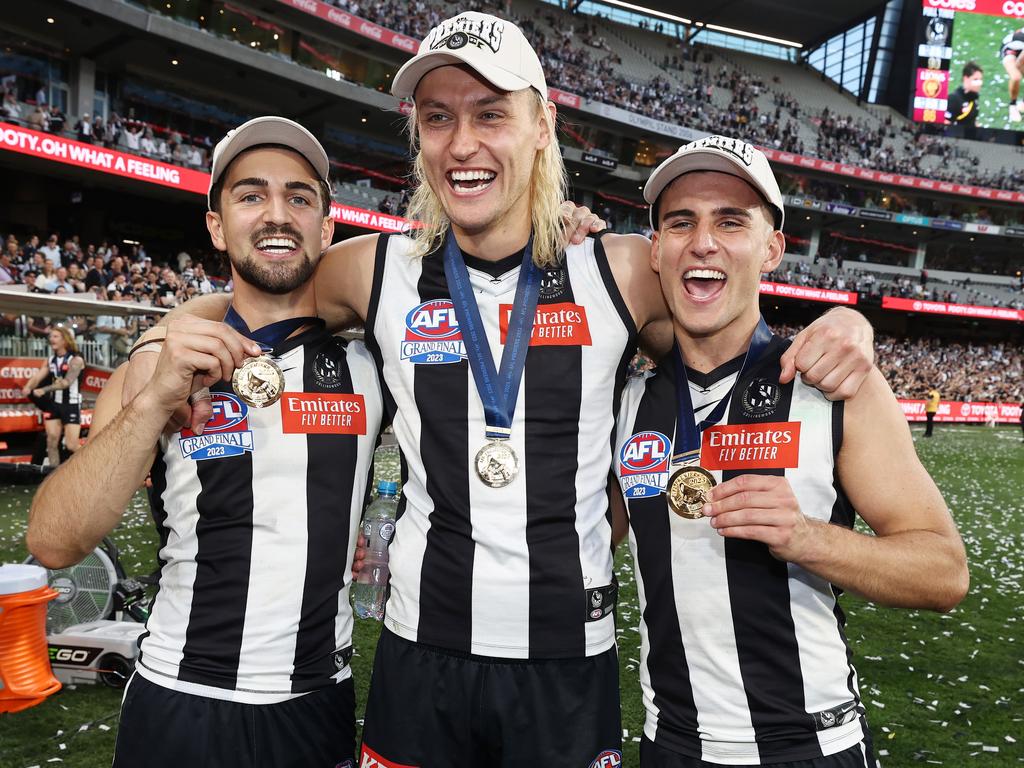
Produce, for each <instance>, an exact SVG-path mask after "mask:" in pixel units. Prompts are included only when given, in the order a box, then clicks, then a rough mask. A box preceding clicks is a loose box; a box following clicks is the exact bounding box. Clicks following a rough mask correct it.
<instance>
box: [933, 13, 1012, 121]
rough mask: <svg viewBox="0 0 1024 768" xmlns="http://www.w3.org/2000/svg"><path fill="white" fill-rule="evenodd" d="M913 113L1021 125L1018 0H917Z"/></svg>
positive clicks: (942, 117) (939, 117) (935, 119)
mask: <svg viewBox="0 0 1024 768" xmlns="http://www.w3.org/2000/svg"><path fill="white" fill-rule="evenodd" d="M922 2H923V13H922V19H921V21H922V23H921V27H920V35H921V37H920V41H919V45H918V66H917V71H916V83H915V88H914V109H913V118H914V119H915V120H917V121H920V122H926V123H945V124H947V125H960V126H963V127H964V128H967V129H972V128H974V127H978V128H994V129H999V130H1008V131H1024V119H1022V118H1024V88H1022V86H1021V79H1022V72H1024V0H922Z"/></svg>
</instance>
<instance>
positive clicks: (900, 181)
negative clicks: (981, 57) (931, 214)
mask: <svg viewBox="0 0 1024 768" xmlns="http://www.w3.org/2000/svg"><path fill="white" fill-rule="evenodd" d="M1020 2H1024V0H1020ZM758 149H760V150H761V151H762V152H764V154H765V155H766V156H767V157H768V159H769V160H771V161H772V162H775V163H784V164H785V165H796V166H799V167H801V168H809V169H811V170H814V171H821V172H822V173H836V174H839V175H841V176H852V177H853V178H856V179H863V180H864V181H875V182H878V183H880V184H895V185H897V186H900V187H913V188H915V189H926V190H937V191H940V192H949V193H951V194H954V195H964V196H966V197H983V198H986V199H989V200H1001V201H1005V202H1008V203H1024V192H1013V191H1011V190H1008V189H988V188H987V187H973V186H971V185H969V184H953V183H951V182H946V181H937V180H935V179H922V178H921V177H920V176H906V175H904V174H902V173H889V172H887V171H874V170H872V169H870V168H862V167H860V166H859V165H846V164H845V163H837V162H835V161H832V160H821V159H819V158H817V157H805V156H803V155H795V154H793V153H792V152H780V151H779V150H777V149H772V148H771V147H758Z"/></svg>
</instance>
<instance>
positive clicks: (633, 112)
mask: <svg viewBox="0 0 1024 768" xmlns="http://www.w3.org/2000/svg"><path fill="white" fill-rule="evenodd" d="M755 5H757V4H756V3H755ZM683 6H685V7H689V6H687V4H685V3H684V4H683ZM202 7H203V9H205V10H200V9H199V8H198V7H196V6H195V4H190V3H187V2H171V3H166V2H160V3H157V2H155V1H149V2H137V3H128V4H126V3H122V2H115V1H114V0H109V1H108V2H95V3H90V4H83V3H80V2H78V0H42V2H40V3H39V4H34V5H33V7H31V8H27V7H16V8H12V9H11V12H10V14H9V16H8V18H7V19H6V20H5V22H3V25H0V35H2V36H3V39H4V42H5V56H4V58H2V59H0V68H2V69H3V71H2V72H0V77H3V82H4V89H5V99H4V113H3V115H4V120H5V121H6V123H7V124H8V125H9V126H11V127H18V128H19V129H20V131H21V132H20V133H18V134H12V133H9V132H8V133H5V134H4V136H5V141H4V142H3V143H0V147H2V148H3V149H2V150H0V163H3V164H4V166H5V167H6V168H7V169H8V170H9V171H11V172H13V173H14V174H15V175H16V176H17V178H19V179H20V182H18V183H17V184H16V188H17V189H18V192H17V194H16V195H15V199H16V200H17V201H18V202H16V203H13V202H12V203H11V204H9V205H0V231H3V232H5V233H9V234H11V235H13V236H14V241H15V246H14V251H13V253H12V254H11V255H12V259H13V262H14V264H15V266H25V264H26V263H27V261H28V258H29V257H30V256H31V253H28V254H27V255H26V245H27V244H28V242H29V238H30V237H31V236H32V235H33V234H35V235H38V236H40V237H42V238H45V237H46V235H47V234H48V233H49V232H50V231H59V232H61V233H62V240H63V239H67V238H68V237H70V236H71V235H78V236H79V240H81V242H80V243H79V246H81V248H82V250H83V251H84V249H85V247H86V246H87V245H90V244H91V245H94V246H101V243H102V242H103V241H104V240H108V241H109V242H110V244H113V243H114V242H116V241H118V240H122V241H127V242H122V243H121V247H122V248H129V247H131V246H130V243H131V242H144V248H142V249H140V250H142V251H143V252H144V253H147V254H149V256H150V257H151V259H152V263H153V264H156V265H164V264H165V265H167V266H169V267H170V269H171V273H175V272H180V271H181V270H182V269H184V264H185V262H184V260H182V261H181V263H180V265H179V263H178V262H179V254H182V253H185V254H188V255H189V256H190V257H191V259H192V261H193V262H194V263H196V264H198V263H199V262H203V263H204V266H205V267H206V272H207V273H208V274H209V275H210V276H211V277H212V278H214V280H213V281H211V282H210V285H211V287H213V288H214V289H216V288H217V287H219V286H222V285H223V284H224V278H226V277H227V275H226V273H225V271H224V264H223V262H222V261H220V262H218V261H217V260H216V259H215V254H213V253H211V252H210V249H209V245H208V242H207V238H206V234H205V231H204V230H203V227H202V225H201V219H202V217H201V215H200V214H201V211H202V197H201V195H202V192H203V190H204V182H203V178H204V176H203V174H204V173H205V170H206V167H207V165H208V162H209V151H210V149H211V148H212V145H213V143H214V142H215V141H216V139H217V137H218V136H219V135H221V134H222V133H223V132H224V131H226V130H227V129H228V128H229V127H231V126H232V125H233V124H236V123H238V122H240V121H242V120H244V119H246V118H247V117H250V116H253V115H256V114H260V113H263V112H269V111H278V112H282V113H284V114H287V115H290V116H293V117H296V118H298V119H300V120H302V121H303V122H305V123H306V124H307V125H309V127H310V128H311V129H313V130H314V131H316V132H318V133H320V134H321V135H322V136H323V137H324V140H325V145H326V146H327V147H328V151H329V152H330V153H331V156H332V162H333V164H334V176H335V185H334V190H333V192H334V199H335V203H336V207H335V210H334V214H335V218H336V219H337V220H338V222H339V227H338V230H339V236H345V235H347V234H351V233H353V232H356V231H359V230H360V229H361V228H362V227H363V226H369V227H370V228H372V229H377V230H389V229H395V228H398V227H401V226H402V220H401V218H400V216H401V214H402V213H403V212H404V202H405V201H404V194H403V193H404V191H405V188H406V182H405V178H406V174H407V171H408V169H407V167H406V160H405V157H406V143H405V139H404V137H403V136H402V135H401V128H402V125H403V122H404V116H403V113H404V111H405V110H404V108H403V107H402V105H399V104H397V103H396V102H395V101H394V100H393V99H392V98H391V97H390V96H389V95H387V85H388V82H389V81H390V78H391V77H392V76H393V73H394V72H395V71H396V70H397V68H398V66H400V65H401V63H402V62H403V61H404V60H405V59H406V58H407V57H408V55H409V52H410V51H411V50H412V49H413V48H414V47H415V45H416V39H415V38H416V37H418V36H419V35H422V34H424V33H425V31H426V30H427V29H428V28H429V26H430V25H431V24H433V23H435V22H437V21H438V20H440V19H441V18H443V17H444V16H446V15H448V14H449V13H450V12H452V11H454V10H455V9H456V7H457V6H455V5H454V4H450V3H438V4H429V5H428V4H417V5H416V6H414V7H411V8H410V6H409V5H408V4H405V3H398V2H385V3H369V2H357V0H335V2H333V3H329V4H328V3H321V2H319V0H310V1H309V2H303V3H298V2H291V1H290V0H276V2H271V3H266V2H263V3H258V2H251V1H250V0H241V2H238V3H233V4H230V5H229V4H226V3H221V2H211V3H209V4H208V5H203V6H202ZM476 7H480V8H482V9H485V10H491V11H495V12H498V13H508V14H510V15H512V16H513V17H515V18H516V19H517V20H518V21H519V23H520V24H522V26H523V27H524V29H525V30H526V32H527V34H528V36H530V38H531V40H532V42H533V43H534V45H535V46H536V47H537V48H538V50H539V52H540V54H541V57H542V60H543V62H544V64H545V68H546V71H547V74H548V81H549V85H550V86H551V87H552V88H553V89H556V90H554V91H552V96H553V98H555V99H556V101H557V103H558V104H559V106H560V110H561V112H562V115H563V118H564V121H565V130H564V131H563V133H562V136H561V141H562V145H563V154H564V155H565V157H566V161H567V164H568V167H569V171H570V179H571V181H572V182H573V186H574V195H575V197H576V199H577V200H579V201H580V202H582V203H586V204H589V205H590V206H591V207H593V208H594V209H595V210H598V211H600V212H602V213H604V214H605V215H606V216H607V217H608V218H609V219H610V220H612V221H613V222H614V224H615V227H616V229H617V230H619V231H627V230H633V231H644V230H645V227H646V221H645V220H646V215H645V213H644V207H643V204H642V200H641V198H640V194H639V191H640V187H641V186H642V183H643V181H644V179H645V178H646V174H647V173H648V172H649V169H650V167H651V166H653V165H654V164H656V163H657V162H659V161H660V160H661V159H662V158H663V157H664V156H666V155H667V154H669V153H671V152H672V151H673V150H674V149H675V147H676V146H678V144H679V143H680V142H681V141H684V140H687V139H690V138H694V137H697V136H700V135H704V134H705V133H706V132H708V131H716V132H725V133H732V134H735V135H739V136H741V137H743V138H747V139H748V140H752V141H755V143H760V144H761V145H762V146H764V147H766V148H767V149H768V150H774V154H772V155H771V157H773V158H774V160H775V161H776V169H777V171H778V173H779V175H780V178H781V180H782V184H783V188H784V190H785V191H786V192H787V193H788V195H787V198H786V202H787V207H788V208H789V213H788V217H787V218H788V222H787V233H786V234H787V238H788V242H789V246H788V247H789V253H788V255H787V262H786V263H785V264H784V265H783V267H780V269H779V270H778V271H777V272H776V274H775V275H773V276H772V280H771V281H772V282H780V281H783V282H788V281H792V285H794V286H796V287H799V288H802V289H809V288H815V289H827V290H834V289H837V288H842V289H845V290H846V291H847V292H850V293H851V294H852V295H853V296H854V297H856V301H857V306H858V307H860V308H862V309H863V310H864V311H865V312H867V313H868V314H869V316H871V317H872V319H873V320H875V321H876V324H878V325H879V326H880V327H884V328H887V329H889V330H892V331H895V332H899V333H902V334H908V335H913V334H915V333H918V332H921V331H923V330H927V331H929V332H934V331H935V330H936V329H942V331H943V333H944V334H951V335H953V336H957V335H964V334H971V333H981V334H982V335H984V336H987V337H999V336H1000V335H1003V336H1006V335H1009V336H1010V337H1013V336H1015V335H1016V337H1017V338H1019V334H1020V327H1021V325H1020V323H1021V315H1019V314H1018V315H1012V314H1005V315H1001V316H1002V317H1013V318H1015V319H1011V320H1005V319H1003V320H997V319H988V318H987V317H986V316H985V315H984V313H982V314H978V313H979V312H981V310H978V309H975V310H970V311H968V310H960V309H956V308H954V309H953V310H951V311H950V312H949V313H946V314H943V315H940V314H937V313H936V312H937V311H936V310H934V308H932V309H933V311H931V312H923V311H921V310H920V309H914V308H913V306H911V307H910V309H909V310H906V307H905V306H904V305H903V304H894V303H890V300H895V299H899V300H910V301H925V302H928V303H929V304H933V305H938V304H943V305H950V306H953V307H959V306H960V305H963V306H968V307H970V306H972V307H982V308H993V309H1000V310H1005V311H1006V312H1007V313H1013V312H1018V313H1019V312H1022V307H1024V293H1022V280H1021V275H1020V272H1021V269H1022V266H1024V258H1022V257H1021V252H1022V250H1021V246H1022V245H1024V193H1022V192H1021V190H1022V189H1024V154H1022V151H1021V148H1020V146H1019V142H1017V144H1016V145H1013V144H1010V143H993V142H991V141H989V142H978V141H968V140H966V139H964V138H959V137H955V136H942V135H940V134H939V133H936V132H934V131H927V130H924V129H923V128H922V126H921V125H920V124H916V123H913V122H911V121H910V119H909V118H908V117H907V116H906V115H905V114H904V110H901V109H897V108H894V107H893V106H892V102H890V103H885V102H884V100H881V99H876V100H875V102H873V103H872V102H868V101H866V100H865V99H864V98H863V97H864V95H865V94H864V93H862V92H856V93H855V92H851V91H850V90H849V89H848V88H845V89H844V88H843V87H840V85H839V84H837V83H836V82H833V81H832V80H830V79H828V78H827V77H825V76H824V75H823V74H822V72H821V71H819V70H818V69H815V68H813V67H812V66H811V64H810V63H809V62H810V61H812V60H813V56H804V55H801V54H798V53H797V52H796V49H788V50H787V51H786V52H785V53H784V55H782V56H780V57H775V58H773V57H770V56H764V55H756V54H754V53H751V52H750V51H749V48H750V47H751V46H750V45H746V44H745V42H744V40H743V39H742V38H740V37H735V36H734V37H732V38H728V39H727V40H726V38H722V37H721V35H719V37H718V38H714V40H713V41H712V42H714V41H718V40H726V42H725V43H722V44H711V43H709V42H704V41H703V39H702V34H703V37H704V38H708V37H709V34H710V33H702V32H699V31H696V28H695V27H689V28H687V27H685V25H680V24H678V23H675V22H665V21H664V17H659V16H657V15H652V16H650V17H648V18H647V19H646V20H642V19H641V20H640V21H639V23H638V22H637V14H635V13H633V14H623V13H622V12H619V11H616V10H615V9H614V8H613V7H611V6H601V5H599V4H595V3H584V4H583V5H582V6H580V9H579V11H578V12H576V13H570V12H568V11H566V10H565V9H564V8H562V7H560V6H558V5H555V4H552V3H547V2H538V1H537V0H510V2H508V3H505V4H501V6H500V7H498V6H494V5H488V4H486V3H484V4H480V3H477V4H476ZM673 7H676V6H673ZM872 7H873V8H875V10H878V12H879V16H878V19H879V20H878V21H877V22H876V23H881V22H880V19H881V14H882V12H883V11H882V10H879V9H878V8H876V7H874V6H872ZM655 10H657V9H655ZM662 10H663V11H664V10H665V9H662ZM690 10H691V11H692V13H693V14H694V15H695V16H696V15H698V14H697V11H696V10H693V8H691V9H690ZM868 10H871V9H868ZM851 12H852V11H851ZM723 13H726V11H723ZM853 20H854V17H853V16H847V18H838V17H832V18H828V19H825V18H824V17H822V16H821V15H820V14H817V15H815V14H811V15H810V16H808V18H806V19H803V18H802V19H801V20H800V22H799V23H794V24H791V25H790V29H792V30H793V35H796V36H797V37H799V40H798V42H800V43H803V44H805V45H806V46H807V47H808V49H809V48H810V47H811V46H813V45H816V44H819V43H821V42H822V41H824V40H825V39H827V36H830V35H833V34H834V33H836V32H841V31H842V30H843V28H844V24H848V23H852V21H853ZM750 23H751V24H753V23H754V22H753V21H751V22H750ZM758 23H761V22H758ZM765 23H767V22H765ZM797 31H799V34H797ZM747 42H749V41H747ZM769 47H770V46H769ZM212 71H216V72H218V74H219V76H218V77H217V78H210V77H208V75H207V73H209V72H212ZM890 79H891V74H890ZM40 100H42V101H44V102H46V104H45V105H39V104H37V102H38V101H40ZM37 107H45V108H37ZM54 109H56V112H54ZM87 113H88V114H89V115H90V116H89V117H87ZM33 132H34V133H33ZM41 135H42V136H47V135H49V136H53V137H62V138H64V139H66V140H67V142H66V146H67V147H69V148H70V151H71V152H72V153H73V154H74V153H77V154H75V155H74V156H75V157H85V158H87V159H91V160H94V161H95V162H88V161H87V162H84V163H79V164H78V165H77V166H73V165H72V164H70V163H61V162H59V159H58V160H56V161H55V160H54V159H53V158H52V157H45V156H41V155H40V154H39V153H33V152H31V151H24V149H25V147H26V146H28V143H30V142H31V141H33V139H32V137H33V136H35V137H36V138H35V141H37V143H38V141H39V137H40V136H41ZM18 142H21V145H20V146H15V145H16V144H17V143H18ZM83 147H84V148H83ZM90 147H91V148H95V150H96V152H97V153H98V152H99V150H100V149H103V150H109V151H110V152H115V153H125V154H126V155H137V156H140V157H142V158H145V159H146V160H147V161H149V163H150V165H149V166H148V168H149V170H147V171H145V173H146V174H148V175H142V174H141V172H140V175H139V176H137V178H136V179H135V180H126V179H125V178H123V177H117V176H114V175H111V174H109V173H105V172H104V171H105V168H104V167H103V165H102V161H103V158H101V157H100V155H99V154H96V155H95V156H93V155H89V154H82V153H83V152H87V151H92V150H90V149H89V148H90ZM18 150H21V151H18ZM83 166H84V167H83ZM90 166H91V167H90ZM174 168H182V169H185V170H184V171H182V172H181V174H182V175H181V179H182V180H181V181H180V183H178V184H177V185H175V184H173V183H163V184H154V183H153V181H152V178H153V176H154V175H155V174H157V173H158V172H159V173H164V174H166V175H167V176H168V177H171V176H174V175H175V172H174V170H173V169H174ZM154 169H155V170H154ZM186 171H187V172H188V173H192V174H193V175H192V176H188V175H187V173H186ZM887 173H889V175H886V174H887ZM901 174H902V175H901ZM44 179H56V180H58V189H59V191H58V190H55V189H54V185H53V184H52V183H44V181H43V180H44ZM941 182H946V183H945V184H941ZM175 186H177V189H175ZM65 192H67V194H70V195H71V196H72V197H73V198H78V199H82V200H87V199H88V200H89V202H87V203H86V206H87V210H88V216H86V217H84V218H81V217H76V216H75V210H74V209H69V207H68V204H67V202H66V201H65V200H64V199H63V198H64V197H65ZM93 201H99V204H98V205H96V204H92V205H90V204H89V203H92V202H93ZM157 210H159V211H160V212H159V213H157ZM129 219H130V221H128V220H129ZM356 224H359V225H362V226H355V225H356ZM109 252H110V251H109V246H108V248H107V249H105V250H103V253H104V254H108V253H109ZM83 256H84V253H83V254H81V255H78V256H76V255H75V254H74V253H68V252H67V251H65V253H64V256H63V257H62V258H63V259H64V261H65V262H67V265H68V266H71V262H78V261H80V260H82V257H83ZM137 257H138V251H137V252H136V258H137ZM840 263H842V265H843V266H842V267H841V268H840ZM82 266H83V269H82V274H81V275H80V276H79V277H80V278H81V277H84V274H85V272H86V271H87V270H88V266H87V265H84V264H83V265H82ZM123 266H124V268H125V269H130V268H131V264H130V263H126V264H124V265H123ZM808 270H809V271H808ZM16 271H17V272H18V274H17V275H16V279H21V270H16ZM140 272H141V270H140ZM193 273H194V268H193ZM923 276H926V278H925V279H924V280H923V279H922V278H923ZM127 277H128V279H129V280H131V279H133V275H132V273H131V272H130V271H129V272H128V274H127ZM134 277H137V275H136V276H134ZM217 278H219V280H218V279H217ZM45 279H46V280H47V281H51V280H52V276H49V275H46V276H45ZM172 279H177V280H178V285H177V286H176V287H175V289H174V291H173V294H174V298H173V299H167V300H166V301H174V302H180V301H183V300H187V298H188V295H189V293H188V285H189V282H190V281H192V282H194V277H193V276H192V275H187V276H185V278H184V279H180V276H179V277H176V278H172ZM925 281H926V282H925ZM73 283H75V284H78V283H82V284H84V280H82V279H79V280H78V281H77V282H76V281H73ZM166 283H167V280H166V279H165V278H164V277H163V276H162V271H161V270H160V269H159V266H158V267H157V268H148V267H147V269H146V271H145V272H144V273H143V280H142V286H143V287H142V288H140V289H139V290H138V291H136V292H133V293H132V294H131V298H132V300H136V301H144V302H145V301H151V300H152V297H153V296H154V295H158V294H157V290H158V285H159V287H160V290H163V287H164V286H165V285H166ZM195 292H196V290H195V289H193V290H192V293H195ZM164 293H166V291H164ZM780 295H781V294H780V293H778V292H776V293H775V294H774V296H775V297H776V298H775V299H774V300H776V301H779V300H780V299H778V297H779V296H780ZM822 306H823V305H822V304H821V303H820V302H819V301H818V300H817V299H815V298H814V297H813V296H811V295H810V294H804V295H803V296H802V297H801V298H798V299H791V300H789V303H788V304H787V307H788V309H789V310H791V311H792V312H794V313H796V314H797V315H799V314H800V313H801V312H804V313H806V312H814V311H819V310H820V309H821V308H822ZM988 317H991V315H989V316H988ZM979 322H982V323H983V324H984V327H983V328H982V330H979V326H978V323H979ZM7 325H8V327H9V328H16V327H17V324H16V323H13V324H12V323H10V322H8V324H7Z"/></svg>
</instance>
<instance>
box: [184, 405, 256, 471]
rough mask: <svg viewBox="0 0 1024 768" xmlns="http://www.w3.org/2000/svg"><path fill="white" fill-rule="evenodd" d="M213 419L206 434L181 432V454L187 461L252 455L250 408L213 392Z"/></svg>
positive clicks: (188, 431)
mask: <svg viewBox="0 0 1024 768" xmlns="http://www.w3.org/2000/svg"><path fill="white" fill-rule="evenodd" d="M212 404H213V417H212V418H211V419H210V420H209V421H208V422H206V427H205V428H204V429H203V434H201V435H197V434H195V433H194V432H193V431H192V430H191V429H189V428H188V427H185V428H184V429H182V430H181V438H180V440H179V443H180V445H181V455H182V457H184V458H186V459H193V460H194V461H203V460H204V459H223V458H227V457H228V456H241V455H242V454H243V453H246V452H248V453H252V450H253V442H252V430H250V429H249V406H247V405H246V404H245V403H243V402H242V401H241V400H239V399H238V398H237V397H235V396H234V395H232V394H230V393H228V392H214V393H213V396H212Z"/></svg>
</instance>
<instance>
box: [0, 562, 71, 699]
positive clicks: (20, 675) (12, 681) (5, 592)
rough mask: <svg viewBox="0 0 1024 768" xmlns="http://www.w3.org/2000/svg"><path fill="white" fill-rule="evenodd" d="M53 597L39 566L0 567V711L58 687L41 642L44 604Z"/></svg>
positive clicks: (45, 646)
mask: <svg viewBox="0 0 1024 768" xmlns="http://www.w3.org/2000/svg"><path fill="white" fill-rule="evenodd" d="M55 597H57V593H56V592H55V591H54V590H52V589H51V588H50V587H49V586H48V585H47V583H46V569H45V568H41V567H40V566H38V565H13V564H8V565H0V712H17V711H19V710H22V709H27V708H28V707H33V706H35V705H36V704H38V703H39V702H41V701H42V700H43V699H45V698H46V697H47V696H49V695H50V694H53V693H56V692H57V691H59V690H60V682H58V680H57V678H55V677H54V676H53V671H52V670H51V669H50V656H49V649H48V647H47V643H46V604H47V603H48V602H50V601H51V600H53V599H54V598H55Z"/></svg>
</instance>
